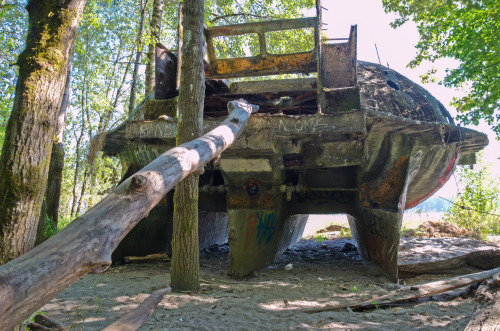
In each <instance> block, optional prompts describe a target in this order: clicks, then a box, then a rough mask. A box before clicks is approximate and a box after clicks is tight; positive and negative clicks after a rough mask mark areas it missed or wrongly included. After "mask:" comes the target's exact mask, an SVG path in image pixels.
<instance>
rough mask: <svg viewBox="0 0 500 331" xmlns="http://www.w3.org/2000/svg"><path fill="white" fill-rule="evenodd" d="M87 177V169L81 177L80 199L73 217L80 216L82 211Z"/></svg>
mask: <svg viewBox="0 0 500 331" xmlns="http://www.w3.org/2000/svg"><path fill="white" fill-rule="evenodd" d="M88 176H89V169H88V168H87V169H85V173H84V175H83V182H82V187H81V190H80V198H79V199H78V206H77V207H76V212H75V216H78V215H80V210H81V209H82V203H83V197H84V196H85V190H86V189H87V181H88Z"/></svg>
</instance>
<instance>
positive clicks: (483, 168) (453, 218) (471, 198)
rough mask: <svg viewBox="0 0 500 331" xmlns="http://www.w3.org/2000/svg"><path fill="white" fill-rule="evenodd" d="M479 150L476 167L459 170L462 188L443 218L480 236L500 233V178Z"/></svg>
mask: <svg viewBox="0 0 500 331" xmlns="http://www.w3.org/2000/svg"><path fill="white" fill-rule="evenodd" d="M482 159H483V153H482V152H481V153H479V154H478V160H477V164H476V166H475V167H474V168H465V167H462V168H461V169H460V170H459V174H458V175H459V178H460V179H459V183H460V186H461V187H460V191H459V193H458V194H457V196H456V197H455V199H454V200H453V205H452V207H451V209H450V210H449V211H448V213H446V214H445V217H444V220H446V221H449V222H453V223H456V224H457V225H459V226H461V227H463V228H466V229H468V230H471V231H473V232H475V233H477V234H479V235H481V236H485V235H491V234H494V235H497V234H499V233H500V200H499V197H500V188H499V187H500V186H499V180H500V178H498V177H494V176H493V175H492V174H491V165H489V164H484V162H483V160H482Z"/></svg>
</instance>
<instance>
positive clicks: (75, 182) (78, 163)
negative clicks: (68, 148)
mask: <svg viewBox="0 0 500 331" xmlns="http://www.w3.org/2000/svg"><path fill="white" fill-rule="evenodd" d="M84 88H86V83H85V80H84ZM85 104H86V103H85V91H82V111H81V114H82V123H81V126H82V127H81V129H80V136H78V138H77V140H76V147H75V150H76V157H75V158H76V160H75V175H74V176H73V201H72V203H71V217H72V218H73V216H75V209H76V201H77V199H78V195H77V192H76V190H77V185H78V174H79V173H80V166H81V161H80V158H81V155H80V148H81V146H82V140H83V134H84V133H85V112H84V110H85ZM75 138H76V132H75Z"/></svg>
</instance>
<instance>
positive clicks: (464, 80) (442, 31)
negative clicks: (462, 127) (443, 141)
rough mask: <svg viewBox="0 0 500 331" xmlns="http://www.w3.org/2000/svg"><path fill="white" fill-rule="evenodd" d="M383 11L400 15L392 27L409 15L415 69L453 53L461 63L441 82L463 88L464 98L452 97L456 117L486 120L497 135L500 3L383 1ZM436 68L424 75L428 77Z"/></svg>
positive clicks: (499, 131) (495, 0)
mask: <svg viewBox="0 0 500 331" xmlns="http://www.w3.org/2000/svg"><path fill="white" fill-rule="evenodd" d="M382 3H383V5H384V9H385V11H386V12H393V13H396V14H397V15H399V17H398V18H397V19H396V20H395V21H394V22H393V23H392V27H394V28H396V27H399V26H401V25H402V24H404V23H405V22H407V21H408V20H413V21H414V22H415V23H416V24H417V28H418V32H419V34H420V41H419V42H418V44H417V46H416V48H417V50H418V52H417V55H416V56H415V58H414V59H413V60H412V61H411V62H410V63H409V67H411V68H414V67H416V66H418V65H420V64H421V63H422V62H423V61H430V62H434V61H435V60H437V59H439V58H453V59H457V60H458V61H459V63H460V65H459V67H458V68H456V69H446V76H445V78H444V79H443V81H442V82H440V83H441V84H444V85H445V86H447V87H458V88H465V89H466V91H467V94H466V95H465V96H464V97H460V98H455V99H454V100H453V105H454V106H455V107H456V108H457V110H458V112H459V115H458V119H459V120H460V121H461V122H462V123H464V124H474V125H477V124H479V120H480V119H484V120H485V121H486V122H487V123H488V124H489V125H491V126H492V127H493V130H494V131H495V132H496V133H497V137H500V114H499V110H500V4H499V3H498V0H382ZM434 73H435V70H431V71H430V72H428V73H427V74H426V75H424V76H423V77H422V78H423V80H424V81H425V80H429V79H432V75H433V74H434Z"/></svg>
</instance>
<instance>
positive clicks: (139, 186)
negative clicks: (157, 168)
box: [129, 175, 149, 192]
mask: <svg viewBox="0 0 500 331" xmlns="http://www.w3.org/2000/svg"><path fill="white" fill-rule="evenodd" d="M148 183H149V181H148V179H147V178H146V177H145V176H143V175H135V176H133V177H132V179H131V181H130V186H129V189H130V190H131V191H135V192H140V191H142V190H144V189H145V188H146V187H147V186H148Z"/></svg>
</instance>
